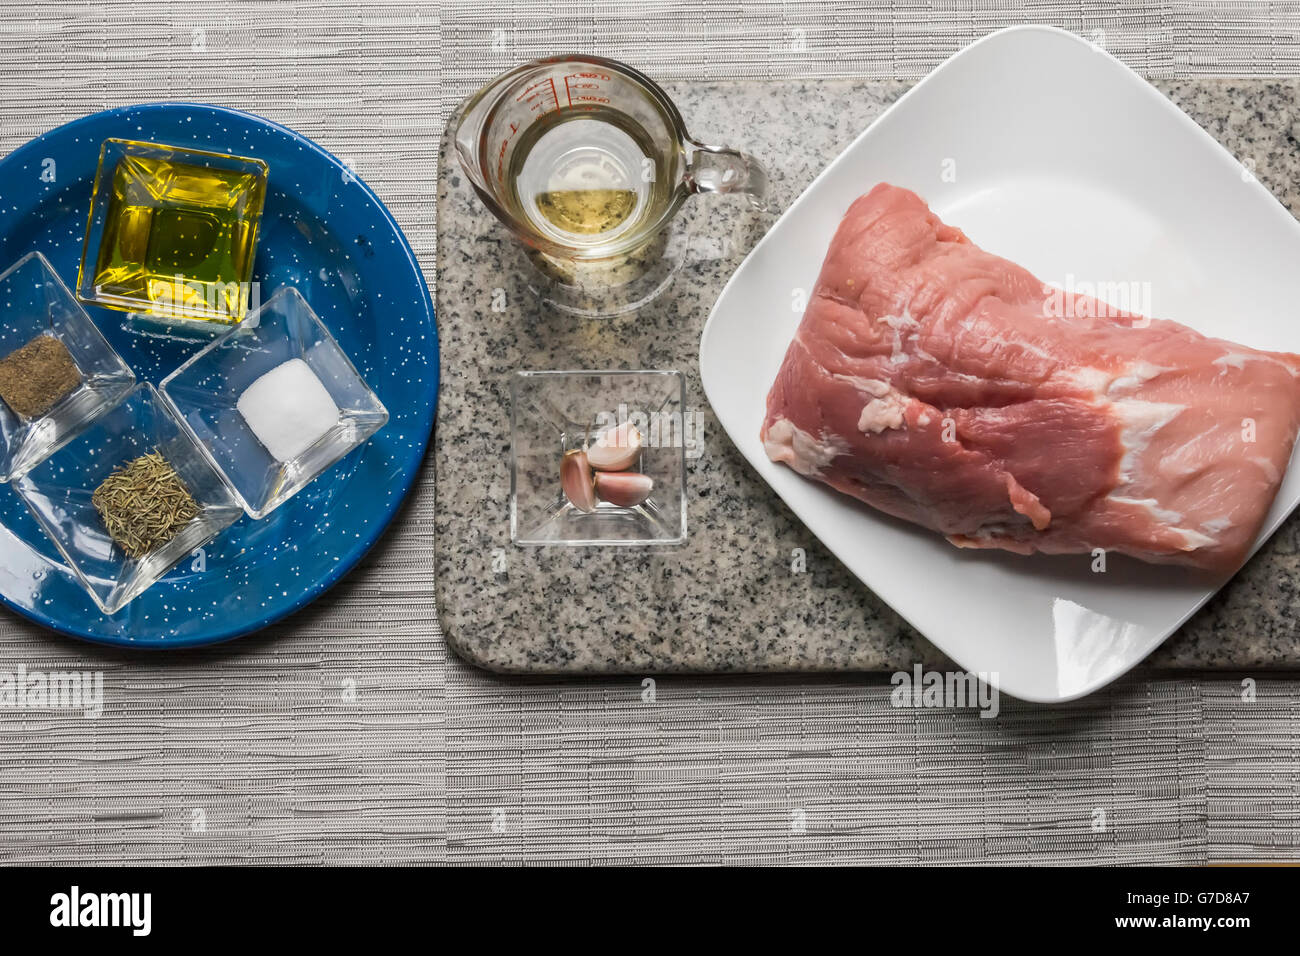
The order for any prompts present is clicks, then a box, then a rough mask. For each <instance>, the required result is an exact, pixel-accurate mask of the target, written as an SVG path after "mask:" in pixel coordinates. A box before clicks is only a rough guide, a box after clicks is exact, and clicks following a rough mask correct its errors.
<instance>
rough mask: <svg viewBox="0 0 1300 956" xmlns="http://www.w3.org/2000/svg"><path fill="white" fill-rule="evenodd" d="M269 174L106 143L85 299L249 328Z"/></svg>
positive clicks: (248, 166) (225, 161) (239, 164)
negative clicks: (245, 321)
mask: <svg viewBox="0 0 1300 956" xmlns="http://www.w3.org/2000/svg"><path fill="white" fill-rule="evenodd" d="M267 172H268V170H267V165H266V163H264V162H262V161H261V160H258V159H248V158H244V157H240V156H229V155H226V154H223V153H208V152H203V151H201V150H192V149H181V148H179V147H171V146H161V145H158V144H155V143H137V142H133V141H131V140H120V139H109V140H106V141H105V142H104V145H103V147H102V148H101V151H100V160H99V170H98V172H97V173H96V175H95V187H94V192H93V194H92V197H91V210H90V220H89V223H88V225H87V230H86V241H85V246H84V248H83V250H82V259H81V269H80V271H79V273H78V276H77V296H78V298H80V299H81V300H82V301H83V302H89V303H92V304H95V305H102V306H107V307H108V308H112V309H119V310H122V311H127V312H131V313H134V314H137V315H140V316H144V317H146V318H151V319H156V320H160V321H162V322H164V323H177V322H180V323H195V322H198V323H218V324H222V325H233V324H236V323H238V322H240V321H242V320H243V318H244V316H245V315H246V314H247V312H248V309H249V304H250V299H251V298H252V295H251V288H252V287H251V282H250V280H251V278H252V273H253V255H254V251H255V249H256V245H257V227H258V223H259V221H260V220H261V216H262V207H263V205H264V203H265V200H266V180H267Z"/></svg>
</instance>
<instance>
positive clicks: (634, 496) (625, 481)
mask: <svg viewBox="0 0 1300 956" xmlns="http://www.w3.org/2000/svg"><path fill="white" fill-rule="evenodd" d="M654 487H655V483H654V479H653V478H651V477H650V476H649V475H639V474H637V473H636V472H634V471H598V472H596V494H597V495H598V496H599V497H600V498H601V499H602V500H603V501H608V502H609V503H610V504H611V505H618V506H619V507H621V508H635V507H636V506H637V505H639V504H643V503H644V502H645V500H646V499H647V498H649V497H650V492H652V491H654Z"/></svg>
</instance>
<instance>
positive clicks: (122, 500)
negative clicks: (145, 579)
mask: <svg viewBox="0 0 1300 956" xmlns="http://www.w3.org/2000/svg"><path fill="white" fill-rule="evenodd" d="M90 501H91V504H93V505H94V506H95V510H96V511H98V512H99V516H100V517H101V518H102V519H103V520H104V527H106V528H107V529H108V533H109V534H110V535H111V536H112V538H113V540H114V541H116V542H117V545H118V547H120V548H121V549H122V550H123V551H125V552H126V553H127V555H129V556H130V557H132V558H142V557H144V556H145V555H146V554H149V553H150V552H151V551H155V550H157V549H158V548H160V547H162V546H163V545H164V544H166V543H167V542H168V541H170V540H171V539H172V538H174V537H176V534H177V533H178V532H179V531H180V530H181V528H183V527H185V525H187V524H189V522H190V521H192V520H194V518H196V517H198V514H199V506H198V505H197V504H195V502H194V497H193V495H191V494H190V492H189V489H188V488H186V487H185V482H184V481H182V480H181V476H180V475H178V474H176V470H175V469H174V468H172V466H171V465H170V464H169V463H168V461H167V459H166V458H164V457H163V456H162V455H161V454H159V453H158V452H156V451H154V452H150V453H149V454H147V455H141V456H140V457H139V458H135V459H132V460H131V461H129V462H127V463H126V464H125V465H123V466H122V467H121V468H118V469H117V470H116V471H114V472H113V473H112V474H111V475H109V476H108V477H107V478H105V479H104V480H103V481H102V482H100V485H99V487H98V488H96V489H95V493H94V494H93V495H91V496H90Z"/></svg>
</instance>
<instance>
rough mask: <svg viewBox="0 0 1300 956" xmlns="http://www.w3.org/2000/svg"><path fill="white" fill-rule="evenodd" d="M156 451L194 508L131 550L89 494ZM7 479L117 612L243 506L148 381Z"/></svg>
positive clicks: (100, 600)
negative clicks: (138, 551)
mask: <svg viewBox="0 0 1300 956" xmlns="http://www.w3.org/2000/svg"><path fill="white" fill-rule="evenodd" d="M155 451H157V452H159V453H161V454H162V456H163V457H164V458H166V459H167V461H168V463H169V464H170V465H171V466H172V468H174V469H175V471H176V473H177V474H178V475H179V476H180V478H181V480H182V481H183V482H184V483H185V487H186V488H187V489H188V491H189V493H190V495H191V496H192V497H193V498H194V501H195V503H196V504H197V505H198V508H199V514H198V516H197V517H195V518H193V519H191V520H190V522H189V523H188V524H186V525H185V526H184V527H182V528H181V530H180V531H179V533H177V535H176V536H175V537H174V538H172V539H171V540H170V541H169V542H167V543H166V544H164V545H162V546H161V547H159V548H158V549H156V550H155V551H152V552H150V553H149V554H147V555H145V556H144V557H142V558H132V557H129V556H128V555H127V554H126V553H125V552H124V551H123V550H122V548H121V547H119V546H118V545H117V544H116V542H114V541H113V539H112V537H111V536H110V535H109V533H108V529H107V528H106V527H105V526H104V523H103V519H102V518H101V517H100V514H99V512H98V511H97V510H96V509H95V506H94V504H93V503H92V501H91V498H92V496H93V495H94V492H95V489H96V488H98V487H99V485H100V483H101V482H102V481H103V480H104V479H105V478H107V477H108V476H109V474H111V473H112V472H113V471H115V470H116V469H117V468H119V467H121V466H122V465H125V464H126V463H127V462H129V461H131V460H133V459H135V458H138V457H139V456H141V455H146V454H149V453H151V452H155ZM13 487H14V490H15V491H17V492H18V494H19V495H20V496H22V499H23V500H24V501H25V502H26V503H27V507H28V508H29V509H30V510H31V512H32V514H33V515H34V516H35V517H36V520H37V521H38V522H39V523H40V525H41V527H42V528H43V529H44V530H45V533H46V534H48V535H49V536H50V538H51V539H53V541H54V543H55V545H57V546H58V549H59V551H60V553H61V554H62V555H63V557H64V559H65V560H66V561H67V562H68V566H69V567H70V568H72V570H73V572H74V573H75V574H76V575H77V578H78V579H79V580H80V581H81V583H82V584H83V585H84V586H85V588H86V590H87V591H88V592H90V596H91V598H93V599H94V601H95V604H97V605H98V606H99V609H100V610H101V611H103V612H104V613H105V614H115V613H117V612H118V611H119V610H121V609H122V607H124V606H125V605H126V604H127V603H128V602H130V601H132V600H133V599H135V598H136V597H138V596H139V595H141V594H143V593H144V591H145V590H147V589H148V588H149V587H150V586H151V585H152V584H153V583H154V582H156V581H157V580H158V579H159V578H161V577H162V576H163V575H164V574H166V573H167V572H168V571H169V570H171V569H172V568H173V567H174V566H175V565H176V563H177V562H179V561H180V560H181V559H183V558H184V557H185V556H186V555H188V554H190V553H191V552H192V551H193V550H194V549H195V548H199V547H202V546H203V545H204V544H206V543H207V542H209V541H211V540H212V539H213V538H214V537H216V535H217V534H219V533H220V532H221V531H222V530H224V529H225V528H226V527H228V526H229V525H230V524H232V523H233V522H234V521H235V520H236V519H238V518H239V517H240V516H241V514H242V512H241V511H240V508H239V502H238V501H236V500H235V496H234V495H233V494H232V493H231V490H230V488H229V486H228V485H227V484H226V482H225V480H224V479H223V478H222V476H221V475H220V474H219V473H218V472H217V470H216V469H215V468H213V467H212V463H211V462H210V461H209V460H208V457H207V455H205V454H204V453H203V449H202V448H201V447H200V446H199V444H198V442H196V441H195V440H194V436H193V435H191V434H190V433H189V431H188V430H187V429H186V428H185V427H184V426H183V425H182V424H181V423H180V421H179V420H178V419H177V418H176V416H175V414H174V413H173V412H172V411H171V410H170V409H169V408H168V407H167V404H166V402H164V401H163V400H162V397H161V396H160V395H159V394H158V392H157V390H156V389H154V387H153V386H152V385H150V384H148V383H144V384H142V385H139V386H137V387H136V388H135V389H134V390H133V391H132V392H131V393H130V394H129V395H127V396H126V398H124V399H123V400H122V402H121V403H120V404H118V405H117V406H116V407H114V408H113V409H111V410H109V411H107V412H105V413H104V414H102V415H100V416H99V418H97V419H96V420H95V422H94V423H93V424H92V425H91V426H90V427H88V428H87V429H86V430H84V431H83V432H81V434H79V435H78V436H77V437H76V438H74V439H73V440H72V441H70V442H68V444H66V445H65V446H64V447H63V448H61V449H60V450H59V451H57V452H55V453H54V454H53V455H51V456H50V457H49V458H47V459H46V460H45V461H43V462H41V464H39V465H37V466H36V467H35V468H33V469H31V470H30V471H29V472H27V474H26V475H24V476H23V477H22V478H19V479H18V480H16V481H15V482H14V483H13Z"/></svg>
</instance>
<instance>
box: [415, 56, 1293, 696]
mask: <svg viewBox="0 0 1300 956" xmlns="http://www.w3.org/2000/svg"><path fill="white" fill-rule="evenodd" d="M907 85H908V84H904V83H895V82H887V81H829V82H816V83H811V82H809V83H804V82H772V83H712V84H690V85H675V86H669V87H668V89H669V92H670V94H671V95H672V96H673V97H674V99H675V100H676V101H677V103H678V105H679V106H680V108H681V110H682V113H683V115H684V116H685V118H686V121H687V125H688V127H689V128H690V129H691V132H692V133H693V134H694V135H695V136H696V137H698V138H701V139H703V140H704V141H706V142H724V143H727V144H729V145H732V146H736V147H738V148H741V149H745V150H747V151H749V152H752V153H754V154H755V155H756V156H758V157H760V158H761V159H762V160H763V161H764V162H765V163H766V165H767V167H768V170H769V173H770V175H771V178H772V196H771V199H772V210H771V211H769V212H767V213H754V212H751V211H750V210H749V209H748V207H747V205H746V204H745V202H744V201H743V200H742V199H737V198H734V197H698V198H696V199H694V200H692V203H691V205H692V212H691V217H690V230H691V231H690V241H689V242H688V243H687V245H686V248H687V249H688V254H687V258H686V261H685V264H684V265H683V267H682V270H681V271H680V272H679V274H678V275H677V277H676V279H675V281H674V282H673V285H672V286H671V287H670V289H669V290H668V292H667V293H666V294H665V295H664V296H662V297H661V298H660V299H658V300H657V301H655V302H654V303H652V304H651V305H649V306H647V307H645V308H643V309H641V310H639V311H638V312H636V313H634V314H631V315H624V316H620V317H617V318H599V319H597V318H577V317H574V316H571V315H565V314H561V313H558V312H556V311H555V310H554V309H551V308H548V307H543V306H542V305H541V304H540V303H539V302H538V301H537V299H536V297H535V296H533V295H532V293H531V292H529V290H528V286H527V283H526V278H527V270H526V266H525V265H524V264H523V262H522V261H521V258H520V255H519V252H518V248H517V246H516V245H515V243H514V242H513V240H511V239H510V238H509V237H508V235H507V234H506V232H505V230H504V229H503V228H502V227H501V226H500V225H499V224H498V223H497V222H496V220H495V219H494V218H493V217H492V216H491V215H490V214H489V213H488V212H487V211H486V209H485V208H484V207H483V206H482V204H481V203H480V202H479V200H478V198H477V196H475V195H474V193H473V190H472V189H471V188H470V186H469V184H468V183H467V181H466V180H465V177H464V176H463V175H462V173H461V171H460V166H459V163H458V161H457V160H456V159H455V158H454V155H452V154H451V153H449V152H448V143H447V141H446V140H444V143H443V149H442V157H441V163H440V167H439V168H440V172H439V191H438V282H437V299H438V301H437V305H438V329H439V336H440V341H441V349H442V394H441V397H440V400H439V408H438V422H437V427H436V431H435V456H436V467H437V470H438V494H437V502H436V506H435V507H436V516H435V548H436V555H437V558H436V560H437V568H436V578H435V579H436V581H437V599H438V610H439V616H440V620H441V622H442V626H443V630H444V633H445V634H446V635H447V638H448V640H449V641H450V643H451V645H452V646H453V647H454V648H455V650H456V651H457V652H458V653H459V654H460V655H461V656H462V657H464V658H465V659H467V660H469V661H471V662H473V663H476V664H479V665H481V666H484V667H488V668H491V669H493V670H500V671H512V672H532V673H612V672H624V673H646V672H652V671H694V672H709V671H716V672H726V671H731V672H736V671H812V670H894V669H898V668H905V667H910V666H911V665H912V664H913V663H916V662H918V661H920V662H923V663H925V664H927V665H931V664H938V663H940V662H942V661H943V660H944V657H943V655H942V654H941V653H940V652H939V651H938V650H937V649H936V648H934V647H933V646H932V645H931V644H929V643H928V642H927V641H926V640H925V639H924V638H922V637H921V636H920V635H919V634H917V633H916V632H915V631H914V630H913V629H912V628H911V627H910V626H909V625H908V624H907V623H906V622H904V621H903V620H902V619H901V618H899V617H898V615H897V614H895V613H894V612H893V611H892V610H890V609H889V608H888V607H887V606H885V605H884V604H883V603H882V602H881V601H880V599H879V598H877V597H876V596H875V595H874V594H872V593H871V592H870V591H869V590H868V589H867V588H865V587H864V586H863V585H862V584H861V583H860V582H859V581H858V580H857V578H855V577H854V576H853V575H852V574H850V573H849V572H848V571H847V570H846V569H845V568H844V567H843V566H842V565H841V564H840V563H839V562H838V560H836V559H835V558H834V557H833V556H831V554H830V553H829V552H828V551H826V549H825V548H823V547H822V546H821V545H820V543H819V542H818V541H817V539H816V538H815V537H813V535H812V534H811V533H810V532H809V531H808V530H807V529H806V528H805V527H804V526H803V525H802V523H800V522H799V520H798V519H797V518H795V517H794V515H793V514H792V513H791V512H790V511H789V509H788V508H786V506H785V505H784V504H783V503H782V502H781V501H780V499H779V498H778V497H777V496H776V494H775V493H774V492H773V491H771V489H769V488H768V486H767V485H766V483H764V482H763V481H762V479H760V478H759V477H758V476H757V475H756V474H755V473H754V472H753V471H752V470H751V469H750V468H749V466H748V465H747V464H746V463H745V461H744V459H743V458H742V456H741V455H740V453H739V451H737V449H736V448H735V446H734V445H733V444H732V443H731V440H730V439H729V438H728V437H727V435H726V434H725V433H724V432H723V431H722V429H721V427H720V426H719V425H718V423H717V420H716V419H715V418H714V417H713V416H712V413H711V412H710V411H709V409H708V403H707V402H706V400H705V397H704V392H703V389H702V388H701V385H700V379H699V363H698V355H699V337H700V333H701V331H702V329H703V327H704V323H705V321H706V319H707V318H708V314H709V310H710V309H711V307H712V306H713V303H714V301H715V300H716V298H717V296H718V294H719V293H720V292H721V290H722V287H723V285H724V283H725V282H726V280H727V278H728V277H729V276H730V275H731V273H732V272H733V271H734V270H735V268H736V267H737V266H738V265H739V264H740V262H741V261H742V260H743V258H744V256H745V253H746V252H747V251H748V250H749V249H750V248H752V246H753V244H754V243H755V242H756V241H757V239H758V238H759V237H760V236H761V235H762V234H763V232H764V231H765V230H766V229H767V228H768V227H769V226H770V225H771V223H772V222H773V221H775V217H776V215H777V214H778V213H779V211H780V210H782V209H784V208H785V207H786V206H787V205H788V204H789V203H790V202H791V201H793V200H794V199H795V198H796V197H797V196H798V195H799V193H800V192H801V191H802V190H803V188H804V187H805V186H807V185H808V183H809V182H811V181H812V179H813V178H814V177H815V176H816V175H817V173H818V172H819V171H820V170H821V169H822V168H823V167H824V166H825V164H826V163H827V162H829V161H830V160H831V159H833V158H834V157H835V156H836V155H838V154H839V152H840V151H841V150H842V149H843V148H844V147H845V146H847V145H848V143H849V142H851V141H852V139H853V138H854V137H855V136H856V135H857V134H858V133H859V132H861V131H862V130H863V129H865V128H866V126H867V125H868V124H869V123H870V122H871V121H872V120H873V119H874V118H875V117H876V116H877V115H878V114H879V113H880V112H881V110H883V109H884V108H885V107H886V106H887V105H888V104H889V103H891V102H893V101H894V100H895V99H897V98H898V96H900V95H901V94H902V93H903V92H904V91H905V90H906V88H907ZM1156 85H1157V86H1158V87H1159V88H1160V89H1161V90H1162V91H1163V92H1165V93H1166V94H1167V95H1169V96H1170V97H1171V98H1172V99H1173V100H1174V101H1175V102H1176V103H1177V104H1178V105H1179V106H1181V107H1182V108H1183V109H1184V110H1186V111H1187V112H1188V113H1189V114H1190V115H1191V116H1192V117H1193V118H1194V119H1196V120H1197V121H1198V122H1199V123H1201V125H1202V126H1204V127H1205V128H1206V129H1208V130H1209V131H1210V133H1211V134H1213V135H1214V136H1215V137H1216V138H1217V139H1218V140H1219V141H1220V142H1222V143H1223V144H1224V145H1225V146H1226V147H1227V148H1228V149H1229V150H1231V151H1232V152H1233V153H1234V154H1235V155H1237V156H1238V157H1240V158H1242V159H1243V160H1245V161H1246V162H1247V163H1248V164H1253V167H1254V169H1255V173H1256V175H1257V176H1258V177H1259V179H1260V180H1261V181H1262V182H1263V183H1264V184H1265V185H1266V186H1268V187H1270V188H1271V189H1272V190H1273V192H1274V194H1275V195H1277V196H1278V197H1279V198H1280V199H1281V200H1282V201H1283V203H1284V204H1286V205H1287V206H1288V208H1290V209H1291V211H1292V213H1296V212H1297V211H1300V188H1298V186H1297V184H1300V146H1298V144H1297V138H1300V109H1297V107H1296V105H1295V104H1296V103H1297V94H1298V93H1300V82H1297V81H1291V80H1286V81H1261V80H1249V81H1247V80H1197V81H1161V82H1157V84H1156ZM826 103H833V104H834V109H823V108H820V105H821V104H826ZM503 296H504V298H502V297H503ZM494 306H495V308H496V309H499V310H500V311H495V310H494ZM565 368H569V369H573V368H596V369H599V368H649V369H670V368H671V369H680V370H681V371H682V372H683V373H684V375H685V377H686V392H687V394H686V405H687V408H688V409H690V410H698V411H700V412H703V414H704V418H703V422H704V434H703V446H702V454H701V455H699V457H696V458H693V459H690V460H689V461H688V474H687V492H688V505H687V507H688V515H689V538H688V541H687V543H686V544H685V545H682V546H679V547H657V548H568V547H547V548H521V547H517V546H515V545H513V544H512V543H511V540H510V525H509V491H510V474H509V452H510V382H509V380H510V376H511V374H512V373H513V372H514V371H516V370H519V369H565ZM1298 538H1300V523H1298V522H1297V520H1295V519H1293V520H1291V521H1289V522H1287V524H1286V525H1284V526H1283V528H1282V529H1280V530H1279V531H1278V533H1277V534H1276V535H1275V536H1274V537H1273V538H1272V540H1271V541H1269V543H1268V544H1267V545H1266V546H1265V547H1264V548H1263V550H1262V551H1261V552H1260V554H1259V555H1257V556H1256V557H1255V558H1254V560H1252V561H1251V562H1250V564H1249V565H1248V566H1247V567H1246V568H1245V569H1244V570H1243V571H1242V572H1241V573H1240V574H1239V575H1238V576H1237V577H1236V578H1235V579H1234V580H1233V581H1232V582H1231V583H1230V584H1229V585H1228V586H1227V587H1226V588H1225V589H1224V590H1223V591H1222V592H1220V593H1219V594H1218V595H1217V596H1216V597H1215V598H1214V599H1213V600H1212V601H1211V602H1210V604H1209V605H1207V607H1206V608H1205V609H1203V610H1202V611H1201V612H1200V613H1199V614H1197V615H1196V616H1195V617H1194V618H1193V619H1192V620H1191V621H1190V622H1189V623H1188V624H1187V625H1186V626H1184V627H1183V628H1182V629H1181V630H1180V631H1179V632H1178V633H1177V634H1175V635H1174V636H1173V637H1171V638H1170V639H1169V640H1168V641H1167V642H1166V643H1165V644H1164V646H1163V647H1161V648H1160V649H1159V650H1158V651H1157V652H1156V653H1155V654H1154V655H1153V656H1152V657H1151V658H1150V659H1149V661H1148V663H1147V665H1146V666H1150V667H1181V668H1248V667H1269V666H1274V667H1295V666H1297V665H1300V634H1298V633H1297V629H1296V627H1295V625H1294V624H1293V623H1292V608H1293V607H1294V606H1295V604H1296V600H1297V590H1298V588H1300V557H1298V556H1297V555H1298V553H1300V551H1298V547H1297V544H1298ZM796 549H803V553H804V554H805V555H806V570H805V571H804V572H803V573H794V572H793V571H792V564H793V563H794V561H795V555H796V553H797V552H796ZM953 613H954V614H960V609H959V608H954V609H953Z"/></svg>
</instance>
